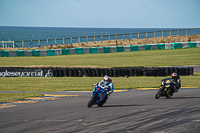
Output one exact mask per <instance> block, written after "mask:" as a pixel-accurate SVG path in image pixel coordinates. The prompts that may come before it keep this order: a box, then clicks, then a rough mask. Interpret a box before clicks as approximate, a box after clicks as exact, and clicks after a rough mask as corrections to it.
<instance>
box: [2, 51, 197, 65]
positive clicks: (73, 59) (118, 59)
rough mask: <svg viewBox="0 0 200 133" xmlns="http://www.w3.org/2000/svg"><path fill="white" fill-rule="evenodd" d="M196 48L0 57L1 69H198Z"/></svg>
mask: <svg viewBox="0 0 200 133" xmlns="http://www.w3.org/2000/svg"><path fill="white" fill-rule="evenodd" d="M199 57H200V48H185V49H184V48H183V49H169V50H145V51H133V52H117V53H105V54H103V53H102V54H80V55H63V56H44V57H0V66H1V67H13V66H27V67H28V66H32V67H48V66H54V67H134V66H175V65H199V63H200V58H199Z"/></svg>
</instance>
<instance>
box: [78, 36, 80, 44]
mask: <svg viewBox="0 0 200 133" xmlns="http://www.w3.org/2000/svg"><path fill="white" fill-rule="evenodd" d="M78 45H80V37H78Z"/></svg>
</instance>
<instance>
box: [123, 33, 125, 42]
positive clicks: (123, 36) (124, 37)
mask: <svg viewBox="0 0 200 133" xmlns="http://www.w3.org/2000/svg"><path fill="white" fill-rule="evenodd" d="M124 38H125V37H124V34H123V42H124Z"/></svg>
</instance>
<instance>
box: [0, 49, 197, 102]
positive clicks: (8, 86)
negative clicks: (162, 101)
mask: <svg viewBox="0 0 200 133" xmlns="http://www.w3.org/2000/svg"><path fill="white" fill-rule="evenodd" d="M199 57H200V48H187V49H174V50H149V51H136V52H122V53H108V54H84V55H66V56H47V57H0V66H1V67H5V66H10V67H11V66H34V67H42V66H57V67H58V66H59V67H130V66H131V67H134V66H177V65H200V58H199ZM111 78H112V80H113V83H114V87H115V89H135V88H158V87H159V86H160V81H161V79H163V78H165V77H143V76H142V77H129V78H124V77H111ZM100 80H102V77H76V78H75V77H48V78H45V77H9V78H8V77H5V78H0V91H31V92H38V91H39V92H55V91H67V90H92V89H93V87H92V86H91V85H92V84H94V83H97V82H99V81H100ZM181 81H182V87H200V82H199V81H200V73H199V72H198V73H194V76H181ZM13 95H14V96H13V98H12V99H10V100H14V99H20V98H23V97H24V95H26V93H25V94H23V96H22V95H21V94H13ZM17 95H18V96H17ZM27 95H28V96H31V95H30V94H27ZM40 95H41V94H38V96H40ZM33 96H35V94H34V95H33ZM8 97H11V96H10V95H8V94H1V95H0V101H1V102H2V101H5V100H7V98H8Z"/></svg>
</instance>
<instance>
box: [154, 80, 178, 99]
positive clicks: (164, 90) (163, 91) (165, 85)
mask: <svg viewBox="0 0 200 133" xmlns="http://www.w3.org/2000/svg"><path fill="white" fill-rule="evenodd" d="M173 82H174V80H173V79H171V78H166V79H163V80H162V81H161V86H160V88H159V89H158V91H157V93H156V95H155V98H156V99H159V98H160V97H166V98H170V97H171V96H172V95H173V94H174V84H173Z"/></svg>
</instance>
